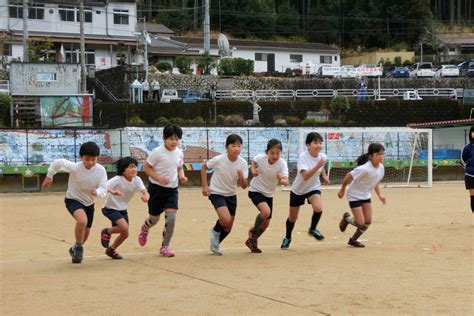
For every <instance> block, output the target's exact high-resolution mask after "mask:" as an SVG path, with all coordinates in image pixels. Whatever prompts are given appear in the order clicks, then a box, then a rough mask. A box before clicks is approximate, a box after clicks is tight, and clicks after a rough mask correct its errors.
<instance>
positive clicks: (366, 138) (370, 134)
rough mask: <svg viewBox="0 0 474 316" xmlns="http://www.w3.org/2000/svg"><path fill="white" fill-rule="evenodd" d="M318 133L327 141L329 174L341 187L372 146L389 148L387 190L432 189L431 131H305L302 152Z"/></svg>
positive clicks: (395, 129) (301, 131) (383, 129)
mask: <svg viewBox="0 0 474 316" xmlns="http://www.w3.org/2000/svg"><path fill="white" fill-rule="evenodd" d="M310 132H318V133H319V134H320V135H321V136H322V137H323V139H324V142H323V149H322V150H321V152H323V153H325V154H327V156H328V162H327V163H326V172H327V173H328V174H329V178H330V180H331V184H336V185H337V184H341V183H342V180H343V179H344V176H345V175H346V174H347V172H348V171H350V170H352V169H353V168H355V167H356V166H357V164H356V162H355V160H356V159H357V157H359V156H360V155H362V154H363V153H366V152H367V149H368V146H369V144H370V143H375V142H376V143H381V144H383V145H384V147H385V161H384V167H385V177H384V179H383V180H382V183H381V185H383V186H415V187H431V186H432V179H433V176H432V175H433V174H432V166H433V159H432V146H433V145H432V137H431V133H432V132H431V130H430V129H411V128H391V127H387V128H339V129H329V128H324V129H319V128H318V129H316V128H314V129H301V130H300V132H299V139H298V151H299V153H301V152H303V150H305V149H306V144H305V141H306V136H307V134H308V133H310Z"/></svg>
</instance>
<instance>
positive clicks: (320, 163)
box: [281, 132, 330, 250]
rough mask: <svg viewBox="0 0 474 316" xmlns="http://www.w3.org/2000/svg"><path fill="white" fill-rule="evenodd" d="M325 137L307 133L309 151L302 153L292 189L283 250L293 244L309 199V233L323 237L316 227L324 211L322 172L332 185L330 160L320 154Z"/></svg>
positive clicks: (318, 237)
mask: <svg viewBox="0 0 474 316" xmlns="http://www.w3.org/2000/svg"><path fill="white" fill-rule="evenodd" d="M322 143H323V138H322V137H321V135H319V134H318V133H316V132H311V133H309V134H308V135H307V136H306V150H305V151H304V152H303V153H301V154H300V156H299V158H298V164H297V175H296V178H295V181H294V182H293V185H292V186H291V192H290V214H289V216H288V219H287V220H286V236H285V238H283V242H282V244H281V249H284V250H285V249H288V248H289V247H290V243H291V233H292V232H293V228H294V227H295V222H296V220H297V219H298V212H299V210H300V207H301V205H303V204H304V201H305V200H307V201H308V203H309V204H311V206H312V208H313V215H312V217H311V225H310V227H309V230H308V234H309V235H310V236H313V237H314V238H316V239H317V240H323V239H324V236H323V235H322V234H321V232H320V231H319V230H317V229H316V227H317V225H318V223H319V220H320V218H321V215H322V212H323V203H322V200H321V181H320V180H319V176H320V175H322V177H323V180H324V183H325V184H330V181H329V178H328V177H327V176H326V171H325V170H324V165H325V163H326V160H327V158H328V157H327V156H326V154H323V153H321V149H322Z"/></svg>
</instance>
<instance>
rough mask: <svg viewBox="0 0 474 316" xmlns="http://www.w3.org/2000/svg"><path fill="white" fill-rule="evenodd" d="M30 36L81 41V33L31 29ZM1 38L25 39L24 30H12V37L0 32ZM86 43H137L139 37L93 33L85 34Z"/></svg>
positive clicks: (71, 41) (52, 39)
mask: <svg viewBox="0 0 474 316" xmlns="http://www.w3.org/2000/svg"><path fill="white" fill-rule="evenodd" d="M28 36H29V37H30V39H31V38H44V37H47V38H48V39H49V40H50V41H51V42H59V43H79V42H80V40H81V36H80V34H71V33H60V32H36V31H29V32H28ZM0 38H1V39H3V40H9V39H11V40H12V41H19V42H21V41H22V39H23V32H22V31H11V32H10V38H8V35H6V33H0ZM85 40H86V44H113V43H118V42H123V43H124V44H129V45H135V44H136V42H137V38H136V37H135V36H116V35H109V36H107V35H92V34H85Z"/></svg>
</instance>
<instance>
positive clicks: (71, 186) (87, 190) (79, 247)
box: [41, 142, 107, 263]
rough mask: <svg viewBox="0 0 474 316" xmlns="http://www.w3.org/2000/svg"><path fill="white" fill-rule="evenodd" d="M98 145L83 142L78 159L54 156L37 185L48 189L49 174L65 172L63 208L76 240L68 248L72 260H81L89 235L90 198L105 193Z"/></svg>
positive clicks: (92, 203)
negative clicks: (70, 159)
mask: <svg viewBox="0 0 474 316" xmlns="http://www.w3.org/2000/svg"><path fill="white" fill-rule="evenodd" d="M99 155H100V148H99V146H97V144H96V143H94V142H86V143H84V144H82V145H81V148H80V150H79V156H80V158H81V161H80V162H77V163H75V162H71V161H68V160H66V159H57V160H55V161H53V162H52V163H51V165H50V166H49V168H48V173H47V175H46V178H45V179H44V181H43V184H42V185H41V187H42V188H43V189H45V188H49V187H50V186H51V184H52V183H53V176H54V175H55V174H56V173H57V172H58V171H60V170H62V171H65V172H68V173H69V180H68V185H67V191H66V198H65V200H64V202H65V204H66V208H67V210H68V211H69V213H70V214H71V215H72V217H73V218H74V220H75V221H76V226H75V228H74V235H75V239H76V243H75V244H74V245H73V246H72V247H70V248H69V255H70V256H71V258H72V263H81V262H82V259H83V255H84V248H83V245H84V243H85V242H86V240H87V237H89V233H90V229H91V226H92V222H93V220H94V198H95V197H105V195H106V194H107V172H106V171H105V168H104V167H103V166H102V165H100V164H98V163H97V159H98V158H99Z"/></svg>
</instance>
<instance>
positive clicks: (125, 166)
mask: <svg viewBox="0 0 474 316" xmlns="http://www.w3.org/2000/svg"><path fill="white" fill-rule="evenodd" d="M181 137H182V130H181V128H180V127H179V126H177V125H173V124H169V125H167V126H165V127H164V129H163V142H164V144H163V145H161V146H159V147H157V148H154V149H153V150H152V152H151V154H150V156H149V157H148V158H147V160H146V161H145V163H144V165H143V171H144V172H145V173H146V174H147V176H148V179H149V183H148V190H147V189H146V188H145V186H144V184H143V182H142V180H141V179H140V177H138V176H137V173H138V171H137V165H138V163H137V161H136V160H135V159H133V158H131V157H125V158H121V159H120V160H119V161H118V162H117V175H116V176H114V177H113V178H111V179H109V180H108V181H107V174H106V171H105V169H104V167H103V166H101V165H100V164H98V163H97V158H98V156H99V153H100V151H99V147H98V146H97V144H95V143H93V142H87V143H84V144H82V146H81V149H80V157H81V161H80V162H78V163H72V162H69V161H67V160H64V159H58V160H55V161H54V162H53V163H52V164H51V165H50V167H49V170H48V174H47V176H46V178H45V180H44V182H43V185H42V187H43V188H47V187H49V186H50V185H51V183H52V182H53V176H54V174H56V173H57V172H58V171H59V170H63V171H66V172H69V174H70V175H69V182H68V189H67V192H66V199H65V203H66V208H67V209H68V211H69V212H70V214H71V215H72V216H73V218H74V219H75V220H76V226H75V238H76V242H75V244H74V245H73V246H72V247H71V248H70V249H69V253H70V255H71V257H72V262H73V263H80V262H82V259H83V244H84V242H85V241H86V240H87V237H88V236H89V232H90V228H91V226H92V222H93V218H94V197H105V196H107V198H106V201H105V205H104V208H103V209H102V213H103V214H104V215H105V216H106V217H107V218H109V219H110V221H111V222H112V227H110V228H105V229H103V230H102V231H101V243H102V246H103V247H104V248H106V250H105V254H106V255H107V256H109V257H111V258H112V259H122V256H121V255H120V254H119V253H118V252H117V251H116V249H117V247H119V246H120V245H121V244H122V243H123V241H124V240H125V239H126V238H127V237H128V229H129V228H128V225H129V223H128V214H127V208H128V203H129V201H130V200H131V198H132V197H133V196H134V194H135V193H136V192H141V199H142V200H143V202H147V203H148V213H149V216H148V218H146V220H145V221H144V223H143V225H142V226H141V229H140V234H139V236H138V242H139V244H140V245H141V246H144V245H145V244H146V243H147V240H148V234H149V230H150V228H151V227H153V226H155V225H156V224H157V223H158V221H159V219H160V215H161V214H162V213H165V220H164V221H165V225H164V230H163V242H162V245H161V248H160V254H162V255H163V256H166V257H173V256H174V255H175V253H174V251H173V250H172V249H171V248H170V246H169V245H170V241H171V238H172V236H173V233H174V226H175V221H176V213H177V210H178V184H179V183H182V184H184V183H186V182H187V180H188V179H187V177H186V176H185V174H184V170H183V168H182V166H183V152H182V150H181V149H180V148H179V142H180V140H181ZM322 143H323V138H322V137H321V135H320V134H318V133H316V132H312V133H309V134H308V135H307V137H306V150H305V151H304V152H303V153H301V155H300V156H299V158H298V163H297V175H296V178H295V181H294V183H293V185H292V187H291V192H290V202H289V216H288V219H287V220H286V234H285V237H284V238H283V242H282V244H281V249H288V248H289V246H290V243H291V240H292V231H293V228H294V226H295V222H296V220H297V218H298V212H299V209H300V207H301V206H302V205H304V204H305V200H306V201H307V202H308V203H309V204H311V206H312V208H313V213H312V218H311V225H310V227H309V229H308V234H309V235H310V236H313V237H314V238H316V239H317V240H323V239H324V236H323V234H322V233H321V232H320V231H319V230H318V229H317V225H318V223H319V220H320V218H321V215H322V210H323V204H322V199H321V181H320V177H322V178H323V181H324V183H325V184H330V180H329V178H328V176H327V175H326V172H325V169H324V166H325V163H326V161H327V156H326V155H325V154H324V153H322V152H321V149H322ZM242 144H243V141H242V138H241V137H240V136H239V135H236V134H231V135H229V136H228V137H227V139H226V144H225V148H226V153H224V154H221V155H218V156H216V157H214V158H212V159H210V160H208V161H207V162H205V163H204V164H203V165H202V168H201V183H202V194H203V196H205V197H207V198H208V199H209V200H210V202H211V203H212V205H213V207H214V209H215V211H216V213H217V217H218V219H217V221H216V224H215V225H214V227H212V228H211V231H210V250H211V252H212V253H214V254H215V255H222V251H221V249H220V244H221V243H222V241H223V240H224V239H225V238H226V237H227V236H228V235H229V233H230V232H231V230H232V225H233V223H234V219H235V215H236V211H237V186H238V184H239V185H240V187H241V188H243V189H245V188H247V187H249V190H248V196H249V198H250V200H251V201H252V203H253V204H254V205H255V206H256V207H257V209H258V211H259V213H258V214H257V216H256V218H255V224H254V225H253V227H251V228H250V230H249V236H248V239H247V240H246V241H245V245H246V246H247V247H248V248H249V249H250V251H251V252H252V253H261V252H262V251H261V249H260V248H259V247H258V238H259V237H260V236H261V235H262V234H263V232H264V231H265V230H266V229H267V227H268V225H269V223H270V219H271V218H272V211H273V194H274V192H275V189H276V187H277V185H278V184H281V185H288V184H289V180H288V166H287V164H286V161H285V160H284V159H283V158H281V153H282V150H283V147H282V143H281V142H280V141H279V140H277V139H271V140H270V141H269V142H268V144H267V148H266V150H265V153H264V154H259V155H257V156H255V157H254V158H253V160H252V162H251V167H250V170H251V173H252V176H253V178H252V180H251V181H250V184H249V183H248V180H247V179H248V173H249V167H248V164H247V162H246V161H245V160H244V159H243V158H242V157H240V153H241V150H242ZM383 159H384V147H383V146H382V145H381V144H378V143H373V144H370V146H369V149H368V153H366V154H364V155H362V156H361V157H359V158H358V159H357V164H358V167H356V168H355V169H354V170H352V171H350V172H349V173H348V174H347V175H346V177H345V178H344V180H343V184H342V187H341V189H340V191H339V192H338V196H339V198H342V197H343V196H344V194H345V189H346V186H347V185H348V184H349V182H351V181H352V183H351V186H350V187H349V189H348V192H347V196H348V200H349V206H350V208H351V210H352V214H353V216H351V215H350V214H349V213H347V212H346V213H344V214H343V217H342V219H341V221H340V223H339V228H340V230H341V231H342V232H344V231H345V230H346V227H347V225H348V224H352V225H354V226H355V227H356V232H355V233H354V235H353V236H352V237H351V238H350V239H349V242H348V244H349V245H351V246H354V247H364V244H362V243H361V242H360V241H358V238H359V237H360V236H361V235H362V234H363V233H364V232H365V231H366V230H367V228H368V226H369V225H370V223H371V221H372V206H371V193H370V192H371V191H372V190H373V189H375V192H376V194H377V196H378V197H379V199H380V200H381V201H382V202H383V203H385V197H384V196H383V195H382V194H381V192H380V187H379V182H380V181H381V180H382V178H383V176H384V167H383ZM208 169H213V173H212V176H211V180H210V183H209V185H208V174H207V170H208ZM107 193H108V194H107ZM112 234H119V236H118V237H117V238H116V239H115V240H114V242H113V243H112V245H110V238H111V235H112Z"/></svg>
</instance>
